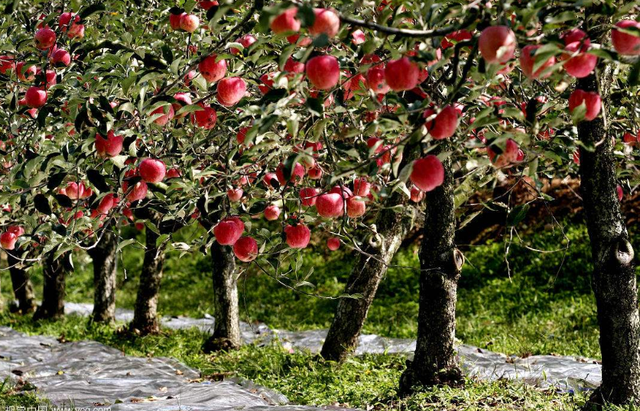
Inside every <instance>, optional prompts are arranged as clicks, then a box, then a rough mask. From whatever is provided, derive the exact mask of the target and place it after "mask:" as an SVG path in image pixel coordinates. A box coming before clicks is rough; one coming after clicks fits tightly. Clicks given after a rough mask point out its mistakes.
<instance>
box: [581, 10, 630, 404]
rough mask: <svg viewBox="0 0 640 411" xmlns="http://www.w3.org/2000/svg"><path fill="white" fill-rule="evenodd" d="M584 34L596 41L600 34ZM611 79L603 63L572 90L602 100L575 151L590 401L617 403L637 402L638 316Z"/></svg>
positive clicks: (604, 24)
mask: <svg viewBox="0 0 640 411" xmlns="http://www.w3.org/2000/svg"><path fill="white" fill-rule="evenodd" d="M603 20H604V21H603ZM595 23H596V24H593V27H596V28H597V27H608V23H609V19H599V20H598V21H597V22H595ZM588 33H589V36H590V37H591V39H593V40H595V41H596V42H601V40H602V39H603V38H604V35H605V34H604V33H594V32H593V31H591V32H589V31H588ZM611 81H612V69H611V67H608V66H606V65H600V66H599V68H598V75H597V76H596V75H594V74H592V75H590V76H588V77H586V78H584V79H581V80H579V81H578V84H577V88H579V89H582V90H585V91H599V93H600V96H601V98H602V102H603V103H602V111H601V113H600V116H598V118H596V119H594V120H593V121H582V122H580V123H579V124H578V136H579V138H580V141H581V142H582V143H583V144H584V145H585V146H586V147H587V148H586V149H585V148H581V149H580V176H581V191H582V198H583V201H584V208H585V212H586V217H587V229H588V232H589V239H590V241H591V254H592V260H593V264H594V270H593V273H592V278H591V285H592V288H593V292H594V294H595V297H596V306H597V309H598V324H599V326H600V351H601V353H602V384H601V385H600V387H599V388H598V390H596V391H595V392H594V394H593V395H592V397H591V400H590V402H591V403H592V404H593V403H595V404H603V403H604V402H608V403H613V404H617V405H620V404H627V403H630V402H634V401H635V402H637V401H638V398H640V353H639V351H638V350H639V348H640V347H639V341H640V325H639V323H640V318H639V316H638V291H637V287H636V274H635V267H634V262H633V257H634V252H633V247H632V246H631V243H630V242H629V234H628V233H627V228H626V225H625V221H624V218H623V216H622V213H621V211H620V202H619V201H618V198H617V192H616V187H617V180H616V162H615V159H614V156H613V142H612V136H611V135H609V134H608V133H607V129H608V126H607V117H606V114H607V106H608V103H609V101H608V100H609V88H610V86H611Z"/></svg>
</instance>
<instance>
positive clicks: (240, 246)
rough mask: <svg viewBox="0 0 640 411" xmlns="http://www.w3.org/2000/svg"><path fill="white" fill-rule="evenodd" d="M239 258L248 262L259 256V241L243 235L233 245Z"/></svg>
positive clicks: (234, 251)
mask: <svg viewBox="0 0 640 411" xmlns="http://www.w3.org/2000/svg"><path fill="white" fill-rule="evenodd" d="M233 253H234V254H235V255H236V257H237V258H238V260H240V261H243V262H245V263H248V262H250V261H253V260H255V259H256V257H257V256H258V243H257V242H256V240H254V239H253V238H252V237H242V238H240V239H239V240H238V241H236V242H235V244H234V245H233Z"/></svg>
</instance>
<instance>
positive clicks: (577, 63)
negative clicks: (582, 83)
mask: <svg viewBox="0 0 640 411" xmlns="http://www.w3.org/2000/svg"><path fill="white" fill-rule="evenodd" d="M564 49H565V53H564V54H563V55H562V56H561V59H562V60H566V61H565V63H564V65H563V67H564V70H565V71H566V72H567V74H569V75H570V76H573V77H576V78H583V77H587V76H588V75H589V74H591V72H593V70H594V69H595V67H596V64H597V62H598V57H596V56H594V55H593V54H589V53H587V52H586V51H587V46H585V45H581V44H580V42H577V41H576V42H573V43H570V44H568V45H567V46H566V47H565V48H564ZM574 54H575V55H574ZM571 56H573V57H571Z"/></svg>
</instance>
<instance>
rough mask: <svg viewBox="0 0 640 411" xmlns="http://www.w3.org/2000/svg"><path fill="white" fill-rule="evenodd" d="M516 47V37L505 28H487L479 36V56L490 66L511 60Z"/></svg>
mask: <svg viewBox="0 0 640 411" xmlns="http://www.w3.org/2000/svg"><path fill="white" fill-rule="evenodd" d="M517 45H518V43H517V41H516V35H515V34H514V33H513V31H511V29H510V28H509V27H507V26H491V27H487V28H486V29H484V30H482V33H481V34H480V40H479V48H480V54H482V57H483V58H484V60H485V61H486V62H487V63H490V64H495V63H506V62H507V61H509V60H511V59H512V58H513V55H514V54H515V51H516V46H517Z"/></svg>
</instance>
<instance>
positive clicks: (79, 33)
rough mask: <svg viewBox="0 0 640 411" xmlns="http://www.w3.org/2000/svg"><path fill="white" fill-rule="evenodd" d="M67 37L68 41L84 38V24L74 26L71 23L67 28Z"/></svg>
mask: <svg viewBox="0 0 640 411" xmlns="http://www.w3.org/2000/svg"><path fill="white" fill-rule="evenodd" d="M67 37H69V38H70V39H81V38H83V37H84V24H76V23H73V24H72V25H71V28H69V32H68V33H67Z"/></svg>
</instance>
